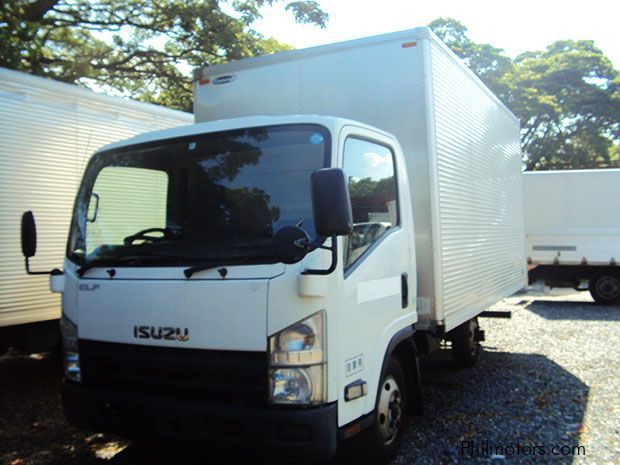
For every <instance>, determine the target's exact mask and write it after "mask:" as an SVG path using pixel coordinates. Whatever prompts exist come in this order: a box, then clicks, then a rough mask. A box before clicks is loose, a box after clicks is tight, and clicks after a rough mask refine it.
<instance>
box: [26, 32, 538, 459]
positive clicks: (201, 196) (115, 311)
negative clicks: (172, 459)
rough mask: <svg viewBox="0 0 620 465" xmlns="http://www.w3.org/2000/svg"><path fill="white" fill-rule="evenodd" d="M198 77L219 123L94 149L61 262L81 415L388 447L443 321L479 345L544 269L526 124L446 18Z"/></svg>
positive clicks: (265, 445) (131, 427)
mask: <svg viewBox="0 0 620 465" xmlns="http://www.w3.org/2000/svg"><path fill="white" fill-rule="evenodd" d="M196 77H197V81H196V94H195V99H196V102H195V108H196V115H197V118H198V121H201V122H199V123H198V124H195V125H192V126H184V127H180V128H175V129H168V130H163V131H158V132H153V133H149V134H143V135H139V136H136V137H133V138H131V139H128V140H125V141H122V142H118V143H115V144H112V145H109V146H107V147H105V148H103V149H101V150H99V151H98V152H96V153H95V154H94V156H93V157H92V159H91V161H90V163H89V165H88V167H87V169H86V172H85V175H84V178H83V181H82V185H81V188H80V191H79V194H78V195H77V199H76V202H75V208H74V216H73V223H72V226H71V230H70V235H69V241H68V246H67V254H66V257H65V261H64V265H63V270H62V271H55V272H54V274H53V276H52V277H51V286H52V288H53V289H54V290H55V291H57V292H61V293H62V301H63V318H62V331H63V335H64V364H65V380H64V382H63V388H62V398H63V405H64V409H65V413H66V415H67V417H68V419H69V420H70V421H71V422H72V423H73V424H75V425H79V426H81V427H84V428H89V429H94V430H104V431H111V432H116V433H120V434H124V435H127V436H130V437H139V436H149V437H153V436H155V437H161V436H165V437H168V438H173V439H189V438H194V439H195V438H198V439H200V440H201V442H200V443H201V444H210V445H213V446H216V445H223V446H229V447H230V446H233V445H238V446H242V449H243V450H245V451H252V452H253V453H257V454H258V453H260V454H264V455H267V456H269V457H271V458H277V459H282V460H288V461H292V462H302V461H318V460H321V459H326V458H328V457H331V456H332V455H334V453H335V452H336V449H337V447H338V445H339V444H340V443H343V442H346V440H347V439H351V440H355V438H359V439H360V445H359V447H360V450H362V451H363V454H362V456H363V459H364V460H365V461H366V462H368V463H373V464H377V463H381V462H386V461H387V460H389V459H390V458H391V457H392V456H393V455H394V453H395V452H396V449H397V447H398V444H399V441H400V439H401V437H402V433H403V429H404V428H403V418H404V416H405V414H406V413H407V412H411V411H419V409H420V406H421V392H420V374H419V370H418V357H419V356H420V355H422V354H424V353H426V352H428V351H430V350H431V349H433V348H435V347H437V346H438V345H439V343H440V342H441V341H446V340H447V341H450V342H451V344H452V350H453V353H454V356H455V358H456V359H457V361H459V362H460V363H462V364H464V365H471V364H473V363H474V362H475V360H476V358H477V356H478V354H479V352H480V347H479V341H480V340H481V339H482V337H483V332H482V331H481V330H480V329H479V328H478V323H477V316H478V315H479V314H480V313H481V312H483V311H485V309H487V308H488V307H489V306H490V305H492V304H494V303H495V302H497V301H498V300H500V299H502V298H504V297H506V296H508V295H510V294H512V293H514V292H515V291H517V290H519V289H521V288H523V287H524V286H525V284H526V261H525V244H524V232H523V220H522V216H523V215H522V208H523V206H522V198H521V155H520V147H519V124H518V121H517V119H516V118H515V117H514V116H513V115H512V114H511V113H510V112H509V111H508V110H507V109H506V108H505V107H504V106H503V105H502V104H501V103H500V102H499V100H498V99H497V98H496V97H495V96H494V95H493V94H492V93H491V92H490V91H489V90H488V89H487V88H485V87H484V85H483V84H482V83H481V82H480V81H479V80H478V79H477V78H476V77H475V76H474V75H473V74H472V73H471V72H470V71H469V70H468V69H467V68H466V67H465V65H464V64H463V63H461V62H460V61H459V60H458V59H457V58H456V57H455V56H454V55H453V54H452V53H451V52H450V51H449V50H448V49H447V48H446V47H445V46H444V45H443V44H442V43H441V42H440V41H439V40H438V39H437V38H436V37H435V36H434V35H433V34H432V33H431V32H430V31H429V30H428V29H426V28H421V29H414V30H409V31H405V32H399V33H394V34H388V35H384V36H378V37H372V38H367V39H361V40H356V41H352V42H345V43H341V44H334V45H328V46H324V47H318V48H312V49H307V50H299V51H293V52H285V53H282V54H278V55H271V56H265V57H259V58H254V59H249V60H242V61H239V62H237V63H231V64H227V65H222V66H218V67H205V68H203V69H201V70H200V71H199V72H198V73H197V76H196ZM257 115H262V116H257ZM320 115H334V116H320ZM23 230H24V235H23V237H24V241H23V244H22V245H23V249H24V253H25V255H26V257H32V256H33V255H34V252H35V247H34V245H35V244H36V240H35V229H34V221H33V219H32V216H31V215H30V214H25V216H24V223H23Z"/></svg>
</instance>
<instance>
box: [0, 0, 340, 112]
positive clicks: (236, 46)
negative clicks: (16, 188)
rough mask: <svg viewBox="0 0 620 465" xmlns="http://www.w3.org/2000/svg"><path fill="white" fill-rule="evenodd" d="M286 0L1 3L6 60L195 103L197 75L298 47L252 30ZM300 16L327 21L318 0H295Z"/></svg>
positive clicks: (2, 62)
mask: <svg viewBox="0 0 620 465" xmlns="http://www.w3.org/2000/svg"><path fill="white" fill-rule="evenodd" d="M277 1H278V0H232V1H231V2H229V3H226V2H220V1H218V0H12V1H8V2H2V4H0V66H4V67H7V68H11V69H16V70H20V71H25V72H28V73H32V74H37V75H40V76H45V77H50V78H54V79H57V80H61V81H65V82H70V83H77V84H82V85H87V86H88V85H90V86H92V85H95V86H98V87H104V88H106V87H109V88H112V89H116V90H117V91H119V92H121V93H123V94H125V95H128V96H131V97H133V98H137V99H140V100H145V101H149V102H155V103H160V104H164V105H166V106H169V107H175V108H180V109H184V110H189V109H191V92H192V89H191V77H190V76H189V74H190V73H191V70H192V69H193V68H195V67H198V66H201V65H203V64H205V63H206V62H211V63H214V64H215V63H222V62H225V61H230V60H235V59H239V58H244V57H248V56H252V55H256V54H265V53H272V52H274V51H277V50H283V49H287V48H290V47H288V46H286V45H284V44H281V43H279V42H277V41H276V40H275V39H272V38H266V37H264V36H262V35H261V34H259V33H258V32H256V31H254V30H252V29H251V25H252V23H253V22H254V21H255V20H256V19H257V18H259V17H260V8H261V7H262V6H264V5H266V4H273V3H276V2H277ZM286 9H287V10H288V11H290V12H291V13H292V15H293V16H294V18H295V20H296V21H298V22H305V23H312V24H316V25H317V26H320V27H324V26H325V24H326V22H327V19H328V16H327V14H326V13H325V12H323V11H322V10H321V9H320V7H319V6H318V4H317V3H316V2H314V1H311V0H306V1H294V2H290V1H288V2H287V4H286Z"/></svg>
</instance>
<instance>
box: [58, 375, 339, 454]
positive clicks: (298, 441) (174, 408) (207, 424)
mask: <svg viewBox="0 0 620 465" xmlns="http://www.w3.org/2000/svg"><path fill="white" fill-rule="evenodd" d="M61 392H62V404H63V409H64V412H65V415H66V417H67V419H68V420H69V422H70V423H72V424H73V425H75V426H78V427H80V428H85V429H90V430H95V431H105V432H110V433H116V434H119V435H121V436H123V435H124V436H127V437H131V438H157V437H159V438H166V439H169V440H171V441H175V442H176V441H178V442H185V443H188V442H193V443H195V444H200V446H203V445H204V446H207V447H208V448H213V449H220V448H225V449H228V450H231V448H232V450H243V451H244V453H249V454H252V455H253V456H257V455H258V456H261V457H265V458H270V459H277V460H280V461H291V462H302V461H308V462H310V461H321V460H327V459H329V458H330V457H332V456H333V455H334V454H335V452H336V446H337V409H336V403H332V404H327V405H325V406H323V407H318V408H312V409H305V410H302V409H296V410H290V409H287V410H271V409H268V408H266V407H265V408H260V407H248V406H241V405H238V406H237V405H228V404H215V403H213V404H212V403H208V402H205V401H193V400H184V399H176V398H167V397H165V396H146V395H143V394H140V393H129V392H122V391H117V390H112V389H100V388H94V387H89V386H85V385H80V384H76V383H71V382H68V381H63V385H62V391H61ZM239 446H241V448H239ZM235 448H236V449H235Z"/></svg>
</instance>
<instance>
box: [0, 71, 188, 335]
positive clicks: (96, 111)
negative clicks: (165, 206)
mask: <svg viewBox="0 0 620 465" xmlns="http://www.w3.org/2000/svg"><path fill="white" fill-rule="evenodd" d="M0 108H1V111H0V141H1V142H0V163H1V164H2V169H1V170H0V254H1V256H2V267H1V268H0V328H5V329H4V330H2V341H3V342H1V343H0V346H5V345H7V344H9V343H11V342H12V343H16V342H18V341H16V339H17V338H18V336H19V339H21V337H22V336H23V335H24V334H28V333H30V332H34V334H30V336H31V338H32V339H33V341H32V342H34V343H36V344H37V345H38V344H39V343H43V345H45V342H44V341H43V340H42V337H43V334H41V333H40V331H39V330H42V329H43V328H45V329H47V328H49V326H50V324H46V323H43V322H50V323H53V322H52V320H56V323H55V324H56V325H57V320H58V319H59V318H60V298H59V296H58V295H57V294H56V295H55V294H52V293H51V292H50V290H49V284H48V280H47V278H45V277H43V276H36V277H33V276H27V275H26V273H25V272H24V259H23V257H22V255H21V252H20V247H19V222H20V219H21V214H22V212H23V211H24V210H32V211H34V212H35V213H36V214H37V218H38V219H39V223H40V226H41V227H42V228H44V230H45V236H43V237H42V238H41V242H40V244H39V256H38V258H37V263H38V265H39V266H41V267H50V268H51V267H53V266H58V263H59V262H60V261H61V260H62V257H63V255H64V254H65V249H66V243H67V231H68V230H69V222H70V219H71V208H72V206H73V202H74V200H75V194H76V193H77V188H78V186H79V183H80V179H81V177H82V172H83V169H84V166H85V165H86V162H87V161H88V158H89V157H90V156H91V154H92V152H93V151H94V150H95V149H97V148H99V147H101V146H102V145H105V144H108V143H110V142H112V141H115V140H118V139H119V138H126V137H129V136H132V135H134V134H139V133H141V132H146V131H152V130H155V129H164V128H168V127H172V126H177V125H180V124H190V123H192V122H193V117H192V115H190V114H187V113H183V112H180V111H173V110H168V109H165V108H161V107H157V106H155V105H148V104H144V103H139V102H134V101H129V100H126V99H122V98H118V97H110V96H106V95H102V94H97V93H95V92H92V91H89V90H87V89H82V88H79V87H77V86H74V85H70V84H65V83H61V82H56V81H52V80H50V79H44V78H41V77H36V76H32V75H28V74H24V73H20V72H16V71H12V70H8V69H4V68H0ZM34 323H39V324H36V325H35V324H34ZM26 324H27V325H29V326H27V327H25V326H20V327H19V328H16V327H15V326H16V325H26ZM9 327H10V328H9ZM21 329H25V330H28V331H27V332H26V333H24V332H21V331H20V330H21Z"/></svg>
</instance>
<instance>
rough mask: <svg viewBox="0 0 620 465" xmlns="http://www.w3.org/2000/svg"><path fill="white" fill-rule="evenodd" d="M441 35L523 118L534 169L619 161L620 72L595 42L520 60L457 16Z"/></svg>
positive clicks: (438, 25)
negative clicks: (476, 36)
mask: <svg viewBox="0 0 620 465" xmlns="http://www.w3.org/2000/svg"><path fill="white" fill-rule="evenodd" d="M429 26H430V27H431V29H433V30H434V31H435V33H437V34H438V35H439V37H440V38H442V40H444V42H445V43H446V44H447V45H448V47H450V48H451V49H452V50H453V51H454V52H455V53H456V54H457V55H458V56H460V57H461V58H462V59H463V60H464V61H465V63H466V64H467V65H468V66H469V67H470V68H471V69H472V71H473V72H474V73H476V74H477V75H478V77H480V79H481V80H482V81H483V82H484V83H485V84H486V85H487V86H488V87H489V88H490V89H491V90H492V91H493V92H494V93H495V94H496V95H497V96H498V97H499V98H500V99H501V100H502V101H503V102H504V103H505V104H506V105H507V106H508V107H509V108H510V109H511V110H512V111H513V112H514V113H515V114H516V115H517V116H518V117H519V118H520V120H521V136H522V137H521V142H522V149H523V152H524V161H525V164H526V168H527V169H528V170H543V169H571V168H573V169H575V168H595V167H607V166H620V161H619V160H618V145H619V139H620V134H619V129H620V128H619V124H620V123H619V121H620V77H619V74H618V71H617V70H616V69H614V68H613V66H612V65H611V62H610V61H609V60H608V59H607V58H606V57H605V56H604V55H603V53H602V52H601V51H600V50H599V49H598V48H596V47H595V45H594V43H593V42H592V41H587V40H582V41H570V40H565V41H559V42H555V43H553V44H551V45H549V46H548V47H547V49H546V50H545V51H542V52H526V53H524V54H522V55H520V56H518V57H517V58H516V59H515V60H514V61H513V60H510V58H508V57H506V56H504V55H503V54H502V50H501V49H498V48H495V47H493V46H491V45H489V44H476V43H475V42H473V41H472V40H471V39H470V38H469V37H468V36H467V28H466V27H465V26H463V25H462V24H461V23H460V22H458V21H456V20H454V19H444V18H440V19H438V20H435V21H433V22H432V23H431V24H430V25H429Z"/></svg>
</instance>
